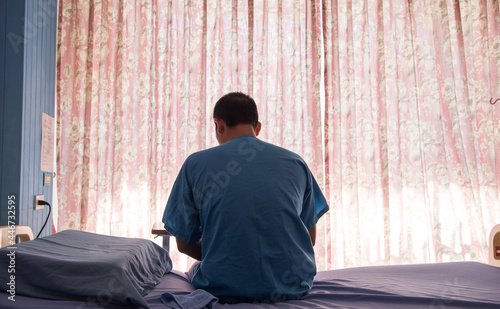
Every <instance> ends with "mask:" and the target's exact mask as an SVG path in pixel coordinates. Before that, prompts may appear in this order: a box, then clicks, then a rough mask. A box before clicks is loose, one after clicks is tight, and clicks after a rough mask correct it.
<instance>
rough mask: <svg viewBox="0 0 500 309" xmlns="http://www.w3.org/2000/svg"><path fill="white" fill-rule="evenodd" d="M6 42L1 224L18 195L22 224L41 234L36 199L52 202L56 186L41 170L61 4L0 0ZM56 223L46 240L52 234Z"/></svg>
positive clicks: (41, 213)
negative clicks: (46, 183) (10, 197)
mask: <svg viewBox="0 0 500 309" xmlns="http://www.w3.org/2000/svg"><path fill="white" fill-rule="evenodd" d="M1 2H2V3H1V4H0V17H3V16H5V18H2V19H0V20H4V21H5V23H4V24H3V25H2V26H0V27H2V28H0V33H2V32H3V33H4V34H5V35H3V36H2V37H4V38H5V40H4V41H2V42H0V44H1V45H0V49H2V50H3V53H2V54H1V57H0V58H2V59H0V72H2V73H3V74H2V75H3V76H2V79H0V87H2V88H3V89H2V88H0V89H1V90H0V91H1V92H0V97H2V98H5V99H4V100H3V102H2V117H0V118H2V119H1V120H0V121H2V123H0V125H1V128H2V134H1V137H0V138H2V140H0V142H1V145H2V146H1V147H2V149H1V153H2V155H1V157H0V166H1V167H2V171H1V174H2V177H1V180H0V181H1V182H0V187H1V194H2V195H1V203H0V224H1V225H6V224H7V220H6V219H7V218H6V207H7V204H6V201H7V196H8V195H12V194H15V195H16V205H17V213H16V220H17V223H18V224H21V225H29V226H30V227H31V229H32V230H33V233H34V235H35V236H36V235H37V234H38V232H39V231H40V229H41V227H42V225H43V223H44V221H45V218H46V217H47V214H48V211H49V210H48V208H47V207H45V208H44V209H42V210H34V208H33V199H34V196H35V195H42V194H43V195H44V196H45V198H44V199H45V201H47V202H49V203H51V204H52V191H53V182H54V180H52V184H51V186H43V172H42V171H41V170H40V156H41V141H42V112H43V113H46V114H48V115H50V116H52V117H54V115H55V66H56V63H55V61H56V44H57V41H56V39H57V37H56V35H57V0H44V1H38V0H8V1H1ZM51 221H52V220H51V219H49V222H48V223H47V226H46V227H45V229H44V231H43V232H42V234H41V236H46V235H49V234H50V233H51Z"/></svg>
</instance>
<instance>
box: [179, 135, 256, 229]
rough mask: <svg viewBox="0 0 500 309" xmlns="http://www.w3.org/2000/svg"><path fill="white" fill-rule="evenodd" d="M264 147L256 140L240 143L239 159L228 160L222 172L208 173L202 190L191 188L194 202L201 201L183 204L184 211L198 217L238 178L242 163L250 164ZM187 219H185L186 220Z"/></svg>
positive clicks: (238, 149) (238, 148)
mask: <svg viewBox="0 0 500 309" xmlns="http://www.w3.org/2000/svg"><path fill="white" fill-rule="evenodd" d="M265 147H266V146H265V145H264V144H262V143H261V142H260V141H259V140H257V139H253V138H252V139H250V140H249V141H248V142H247V141H242V142H240V144H239V145H238V147H237V151H238V154H240V157H237V158H234V159H231V160H229V161H228V162H227V163H226V164H225V165H224V168H223V169H222V170H219V171H217V172H213V171H211V172H209V174H208V177H209V179H210V180H209V181H208V183H207V184H206V185H205V186H204V187H203V188H201V189H200V188H196V187H195V188H193V195H194V197H195V200H197V201H201V204H199V205H198V204H197V205H186V204H184V205H183V206H184V209H185V210H186V211H187V213H188V214H195V215H198V214H199V211H200V210H201V209H203V208H204V207H205V206H206V205H209V204H210V201H211V200H212V199H214V198H216V197H217V196H219V195H220V194H221V193H222V192H224V189H225V188H227V187H228V186H229V184H230V183H231V179H232V177H235V176H238V175H240V174H241V172H242V171H243V167H242V163H244V162H247V163H251V162H253V161H254V160H255V158H256V157H257V156H258V152H260V151H262V150H264V149H265ZM188 219H189V218H187V217H186V220H188Z"/></svg>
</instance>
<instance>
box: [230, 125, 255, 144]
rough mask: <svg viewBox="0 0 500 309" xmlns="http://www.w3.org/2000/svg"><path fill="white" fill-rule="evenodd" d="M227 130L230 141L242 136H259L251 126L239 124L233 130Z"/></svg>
mask: <svg viewBox="0 0 500 309" xmlns="http://www.w3.org/2000/svg"><path fill="white" fill-rule="evenodd" d="M227 129H228V132H227V134H228V135H227V137H228V141H230V140H232V139H233V138H237V137H238V136H242V135H250V136H257V135H256V134H255V129H254V128H253V126H252V125H251V124H238V125H236V126H234V127H232V128H227Z"/></svg>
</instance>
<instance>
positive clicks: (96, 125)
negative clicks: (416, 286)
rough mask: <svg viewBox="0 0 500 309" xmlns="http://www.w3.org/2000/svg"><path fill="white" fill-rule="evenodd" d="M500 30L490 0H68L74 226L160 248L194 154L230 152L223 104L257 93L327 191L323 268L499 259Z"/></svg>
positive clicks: (321, 230) (67, 213) (62, 219)
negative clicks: (493, 236) (217, 114)
mask: <svg viewBox="0 0 500 309" xmlns="http://www.w3.org/2000/svg"><path fill="white" fill-rule="evenodd" d="M498 20H500V5H499V2H498V1H479V0H473V1H463V0H455V1H452V0H437V1H431V0H424V1H413V0H395V1H378V0H314V1H307V0H294V1H285V0H249V1H247V0H221V1H177V0H163V1H160V0H141V1H118V0H107V1H92V0H60V1H59V25H58V49H57V121H58V123H57V155H58V157H57V175H58V177H57V186H58V204H59V210H58V212H59V215H58V222H57V225H58V230H63V229H68V228H73V229H79V230H85V231H90V232H97V233H103V234H108V235H120V236H129V237H145V238H151V235H150V231H151V226H152V225H153V223H154V222H156V221H159V220H160V219H161V216H162V213H163V210H164V207H165V204H166V201H167V199H168V196H169V190H170V188H171V186H172V184H173V181H174V179H175V177H176V175H177V173H178V170H179V169H180V167H181V165H182V163H183V162H184V160H185V158H186V157H187V156H188V155H189V154H191V153H193V152H195V151H198V150H202V149H205V148H208V147H213V146H215V145H216V144H217V142H216V140H215V136H214V126H213V122H212V119H211V116H212V110H213V106H214V104H215V102H216V101H217V99H218V98H219V97H220V96H222V95H223V94H225V93H227V92H229V91H243V92H245V93H248V94H249V95H251V96H252V97H253V98H254V99H255V101H256V103H257V105H258V108H259V113H260V116H261V119H260V120H261V121H262V123H263V129H262V131H261V135H260V136H259V137H260V138H261V139H263V140H266V141H269V142H271V143H274V144H277V145H280V146H282V147H285V148H287V149H290V150H292V151H294V152H297V153H298V154H300V155H301V156H302V157H303V158H304V159H305V160H306V162H307V163H308V165H309V167H310V168H311V170H312V172H313V174H314V175H315V177H316V179H317V180H318V182H319V184H320V186H321V187H322V188H323V189H324V192H325V196H326V197H327V200H328V201H329V205H330V208H331V210H330V211H329V212H328V213H327V214H326V215H325V216H324V217H323V218H322V219H321V220H320V221H319V223H318V240H317V245H316V247H315V250H316V259H317V264H318V269H320V270H324V269H332V268H339V267H347V266H360V265H377V264H400V263H424V262H442V261H456V260H476V261H486V260H487V240H488V233H489V230H490V229H491V227H492V226H493V225H494V224H496V223H498V222H500V198H499V196H500V176H499V175H500V154H499V152H500V103H497V104H495V105H492V104H490V103H489V100H490V98H493V99H496V98H500V23H499V22H498ZM172 247H173V248H172V258H173V259H174V261H175V263H176V268H178V269H187V267H189V265H190V264H191V263H192V262H193V261H192V260H190V259H188V258H186V257H185V256H183V255H181V254H179V253H178V252H177V251H176V249H175V245H173V246H172Z"/></svg>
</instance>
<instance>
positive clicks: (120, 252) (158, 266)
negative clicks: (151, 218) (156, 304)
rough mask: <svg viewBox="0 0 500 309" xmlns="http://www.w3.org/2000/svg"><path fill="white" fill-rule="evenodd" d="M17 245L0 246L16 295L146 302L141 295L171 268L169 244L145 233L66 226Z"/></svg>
mask: <svg viewBox="0 0 500 309" xmlns="http://www.w3.org/2000/svg"><path fill="white" fill-rule="evenodd" d="M16 247H17V248H16V249H11V247H5V248H1V249H0V269H1V271H0V282H4V283H5V282H10V281H11V277H10V276H12V275H14V276H15V280H14V281H15V294H16V295H26V296H31V297H38V298H47V299H74V300H80V301H86V302H89V303H101V304H104V303H115V304H133V305H136V306H139V307H142V308H149V307H148V304H147V303H146V301H145V300H144V298H143V296H144V295H146V294H147V293H149V291H151V290H152V289H153V288H154V287H155V286H156V285H157V284H158V283H159V282H160V280H161V278H162V277H163V275H164V274H165V273H168V272H169V271H171V270H172V262H171V261H170V257H169V255H168V252H167V250H165V249H163V248H162V247H160V246H158V245H157V244H155V243H154V242H152V241H150V240H147V239H139V238H124V237H115V236H105V235H99V234H94V233H88V232H82V231H76V230H66V231H62V232H59V233H56V234H54V235H51V236H47V237H44V238H39V239H35V240H32V241H28V242H23V243H20V244H17V245H16ZM12 261H14V262H12ZM9 265H14V266H15V268H14V269H15V273H14V272H11V273H8V271H6V270H7V269H8V266H9Z"/></svg>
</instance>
